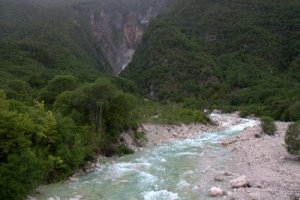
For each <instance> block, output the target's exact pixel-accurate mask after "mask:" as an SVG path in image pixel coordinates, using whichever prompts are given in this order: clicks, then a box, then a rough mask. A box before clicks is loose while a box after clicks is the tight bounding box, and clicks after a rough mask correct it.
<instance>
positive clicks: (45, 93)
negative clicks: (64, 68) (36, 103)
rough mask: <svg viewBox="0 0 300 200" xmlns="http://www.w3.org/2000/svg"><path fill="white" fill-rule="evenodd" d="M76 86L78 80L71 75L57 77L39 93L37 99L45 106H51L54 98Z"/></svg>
mask: <svg viewBox="0 0 300 200" xmlns="http://www.w3.org/2000/svg"><path fill="white" fill-rule="evenodd" d="M77 86H78V80H77V79H76V78H75V77H73V76H71V75H57V76H55V77H54V78H53V79H52V80H51V81H49V83H48V85H47V86H46V87H45V88H43V89H42V90H41V92H40V96H39V99H40V100H42V101H45V103H46V104H49V105H51V104H53V103H54V101H55V98H56V97H57V96H58V95H59V94H61V93H63V92H64V91H71V90H74V89H76V87H77Z"/></svg>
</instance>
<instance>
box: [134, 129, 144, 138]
mask: <svg viewBox="0 0 300 200" xmlns="http://www.w3.org/2000/svg"><path fill="white" fill-rule="evenodd" d="M134 137H135V138H136V139H138V140H139V139H145V132H138V131H136V132H134Z"/></svg>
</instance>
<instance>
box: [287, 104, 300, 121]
mask: <svg viewBox="0 0 300 200" xmlns="http://www.w3.org/2000/svg"><path fill="white" fill-rule="evenodd" d="M289 114H290V120H291V121H297V120H300V101H298V102H296V103H294V104H293V105H292V106H291V107H290V108H289Z"/></svg>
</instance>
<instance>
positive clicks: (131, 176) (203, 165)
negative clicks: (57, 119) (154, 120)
mask: <svg viewBox="0 0 300 200" xmlns="http://www.w3.org/2000/svg"><path fill="white" fill-rule="evenodd" d="M215 117H217V116H215ZM229 121H230V119H229ZM256 123H257V122H256V121H255V120H249V119H244V120H242V123H240V124H238V125H234V126H231V127H230V128H229V129H228V130H226V131H220V132H212V133H205V134H201V135H199V136H197V137H195V138H191V139H183V140H178V141H175V142H170V143H166V144H162V145H159V146H155V147H152V148H148V149H145V150H144V151H142V152H137V153H134V154H132V155H127V156H124V157H120V158H109V159H107V160H106V162H105V163H104V164H103V163H102V164H100V163H99V164H98V165H97V169H96V171H94V172H92V173H89V174H84V175H81V176H78V177H77V178H78V180H79V181H77V182H71V181H64V182H59V183H56V184H51V185H45V186H41V187H40V191H41V194H39V195H38V196H36V198H37V199H38V200H44V199H45V200H76V199H77V200H78V199H82V200H83V199H84V200H198V199H207V198H208V191H209V189H210V188H211V187H212V186H222V183H221V182H218V183H216V182H215V181H214V180H213V178H214V176H215V175H217V174H218V173H220V172H222V171H225V170H226V171H231V170H235V163H234V162H233V160H232V158H231V156H230V152H229V151H228V150H227V149H226V148H225V147H223V146H222V145H220V144H219V141H220V140H221V139H222V138H224V137H226V136H229V135H233V134H236V133H237V132H239V131H241V130H243V129H244V128H245V127H248V126H253V125H255V124H256Z"/></svg>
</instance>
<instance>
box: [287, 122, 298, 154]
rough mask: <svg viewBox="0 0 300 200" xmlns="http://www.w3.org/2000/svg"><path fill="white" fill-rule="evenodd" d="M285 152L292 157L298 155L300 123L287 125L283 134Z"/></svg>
mask: <svg viewBox="0 0 300 200" xmlns="http://www.w3.org/2000/svg"><path fill="white" fill-rule="evenodd" d="M285 144H286V150H287V151H288V152H289V153H290V154H292V155H300V121H298V122H296V123H293V124H291V125H289V127H288V130H287V131H286V134H285Z"/></svg>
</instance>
